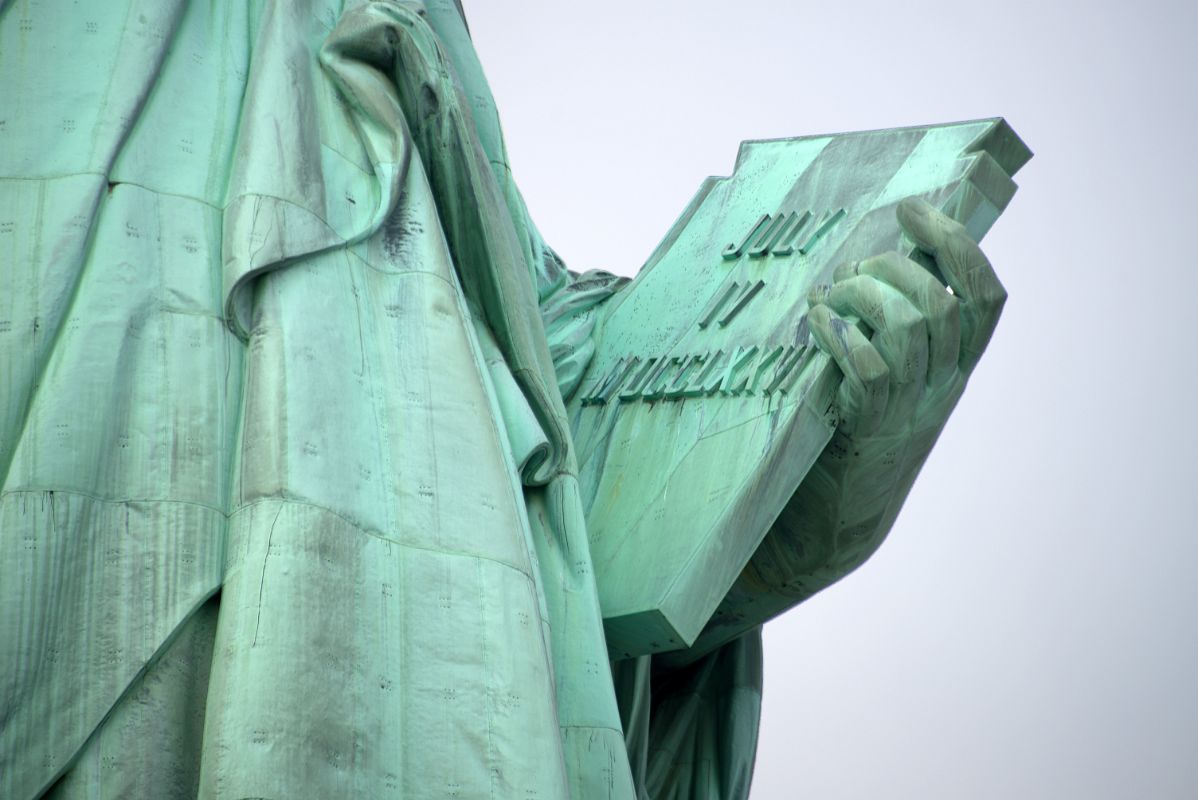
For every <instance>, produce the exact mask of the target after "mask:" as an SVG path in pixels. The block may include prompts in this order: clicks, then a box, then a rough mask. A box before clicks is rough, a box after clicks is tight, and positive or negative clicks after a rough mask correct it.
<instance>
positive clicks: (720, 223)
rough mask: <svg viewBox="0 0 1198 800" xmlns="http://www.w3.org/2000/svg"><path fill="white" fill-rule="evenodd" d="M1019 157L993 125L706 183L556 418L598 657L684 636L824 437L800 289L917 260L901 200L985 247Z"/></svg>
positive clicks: (828, 412)
mask: <svg viewBox="0 0 1198 800" xmlns="http://www.w3.org/2000/svg"><path fill="white" fill-rule="evenodd" d="M1030 155H1031V154H1030V152H1029V151H1028V149H1027V148H1026V147H1025V146H1024V144H1023V143H1022V142H1021V141H1020V140H1019V138H1018V137H1017V136H1016V135H1015V133H1014V132H1013V131H1012V130H1011V129H1010V127H1008V126H1007V124H1006V123H1005V122H1004V121H1003V120H1001V119H988V120H977V121H971V122H960V123H952V124H945V125H932V126H926V127H916V128H901V129H893V130H882V131H868V132H860V133H849V134H838V135H832V136H811V137H801V138H797V139H779V140H768V141H748V142H745V143H743V144H742V145H741V148H740V153H739V155H738V157H737V161H736V166H735V170H734V172H733V174H732V176H731V177H727V178H708V179H707V180H706V181H705V182H704V183H703V185H702V186H701V187H700V189H699V192H698V193H697V194H696V195H695V198H694V199H693V200H692V201H691V203H690V205H689V206H688V207H687V209H686V210H685V211H684V212H683V214H682V216H681V217H680V218H679V220H678V221H677V222H676V223H675V224H674V226H673V228H672V229H671V230H670V232H669V234H668V235H667V236H666V238H665V239H664V240H663V241H662V243H661V244H660V245H659V246H658V248H657V250H656V252H654V254H653V255H652V256H651V257H650V259H649V261H648V262H647V263H646V265H645V266H644V268H643V269H642V270H641V272H640V274H639V275H637V277H636V279H635V280H634V281H633V282H632V284H631V285H630V286H628V287H627V288H626V289H625V290H623V291H622V292H620V294H619V295H618V296H617V297H616V298H614V300H613V301H612V302H611V303H610V304H609V306H608V307H607V308H606V309H605V310H604V312H603V314H604V316H603V318H602V319H601V320H600V322H599V326H600V335H599V336H598V340H599V345H598V349H597V352H596V355H595V358H594V359H593V361H592V363H591V365H590V367H589V369H588V371H587V373H586V375H585V376H584V379H583V382H582V384H581V386H580V388H579V390H578V391H577V392H576V393H575V395H574V397H573V398H572V399H571V400H570V403H569V407H568V410H569V413H570V420H571V425H572V429H573V433H574V436H575V441H576V443H577V449H578V457H579V462H580V468H581V476H580V478H581V482H582V491H583V502H584V506H585V508H586V512H587V530H588V535H589V537H590V543H591V553H592V556H593V560H594V567H595V570H596V576H597V579H598V587H599V594H600V601H601V604H602V608H603V615H604V620H605V625H606V632H607V641H608V647H609V650H610V652H611V654H612V656H613V657H626V656H631V655H638V654H642V653H652V652H663V651H669V650H677V649H680V648H685V647H688V646H689V645H691V644H692V643H693V642H694V641H695V639H696V637H697V636H698V635H699V632H700V631H701V630H702V628H703V626H704V625H705V624H706V623H707V621H708V619H709V618H710V617H711V615H712V613H713V612H714V611H715V609H716V607H717V605H718V604H719V603H720V601H721V600H722V599H723V597H724V595H725V593H726V592H727V590H728V588H729V587H730V586H731V585H732V583H733V581H734V580H735V579H736V576H737V575H738V574H739V573H740V571H741V569H742V568H743V567H744V565H745V564H746V563H747V561H748V560H749V558H750V557H751V556H752V554H753V552H754V550H755V549H756V547H757V546H758V544H759V543H760V542H761V540H762V538H763V537H764V536H765V534H766V533H767V531H768V529H769V527H770V525H771V524H772V523H773V521H774V520H775V519H776V518H777V516H778V515H779V513H780V512H781V511H782V510H783V508H784V507H785V505H786V503H787V502H788V501H789V500H790V498H791V497H792V495H793V494H794V492H795V490H796V488H797V487H798V485H799V483H800V481H802V480H803V477H804V476H805V475H806V473H807V471H808V470H809V469H810V467H811V465H812V463H813V462H814V461H815V459H816V458H817V456H818V455H819V454H820V452H821V451H822V449H823V447H824V446H825V444H826V443H827V441H828V439H829V437H830V436H831V434H832V432H833V430H834V429H835V426H836V422H837V421H836V419H835V417H834V412H833V411H832V398H833V396H834V392H835V390H836V388H837V385H838V381H839V379H840V373H839V371H838V370H837V368H836V367H835V365H833V364H832V363H831V362H830V360H829V359H828V358H827V357H826V356H825V355H824V354H823V353H822V352H820V351H819V350H817V349H816V348H815V346H814V344H813V342H812V341H811V340H810V338H809V336H808V332H807V324H806V314H807V295H808V292H809V291H810V289H811V288H812V287H814V286H816V285H818V284H822V283H830V282H831V279H832V271H833V270H834V269H835V267H836V266H837V265H838V264H841V263H843V262H850V261H855V260H859V259H863V258H867V257H869V256H872V255H877V254H879V253H883V252H886V251H891V250H898V251H900V252H902V253H903V254H904V255H910V256H911V257H912V258H916V259H918V260H921V262H922V263H925V264H927V265H931V260H930V259H923V258H922V256H921V254H917V253H913V250H912V247H911V245H910V243H909V242H907V241H905V240H904V238H903V235H902V232H901V229H900V227H899V224H898V222H897V219H896V216H895V206H896V205H897V204H898V202H899V201H901V200H902V199H904V198H906V197H912V196H918V197H922V198H924V199H925V200H927V201H928V202H929V203H931V204H933V205H934V206H936V207H937V208H940V209H941V210H943V211H944V212H945V213H946V214H948V215H949V216H951V217H952V218H954V219H956V220H958V221H960V222H962V223H964V224H965V226H966V228H967V229H968V231H969V233H970V234H971V235H972V236H974V237H975V238H977V239H980V238H981V237H982V235H983V234H985V233H986V231H987V230H989V228H990V226H991V225H992V224H993V223H994V221H995V220H996V219H997V218H998V216H999V214H1000V213H1001V212H1002V211H1003V209H1004V208H1005V207H1006V205H1007V203H1008V202H1009V201H1010V199H1011V197H1012V195H1013V194H1014V192H1015V188H1016V186H1015V183H1014V182H1013V181H1012V180H1011V176H1012V175H1014V173H1015V172H1016V171H1017V170H1018V169H1019V168H1020V167H1021V166H1022V165H1023V164H1024V163H1025V162H1026V161H1027V160H1028V158H1030ZM931 268H932V269H933V271H934V267H931Z"/></svg>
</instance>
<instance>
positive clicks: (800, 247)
mask: <svg viewBox="0 0 1198 800" xmlns="http://www.w3.org/2000/svg"><path fill="white" fill-rule="evenodd" d="M846 216H848V212H847V211H846V210H845V209H843V208H840V209H836V210H835V211H832V210H829V211H825V212H824V213H823V214H821V215H820V218H819V221H818V222H816V223H814V224H812V220H813V219H814V218H815V217H814V215H813V214H812V212H810V211H803V212H801V213H800V212H798V211H779V212H778V213H777V214H763V215H762V216H761V217H760V218H759V219H758V220H757V221H756V222H754V223H753V225H752V226H751V227H750V228H749V232H748V233H747V234H746V235H745V237H744V238H743V239H741V240H740V243H739V244H737V243H732V244H729V245H728V246H727V247H725V248H724V250H723V252H721V253H720V255H721V256H723V257H724V260H725V261H736V260H737V259H739V258H740V257H741V256H743V255H745V254H748V256H749V258H765V257H766V256H789V255H793V254H794V253H795V252H796V251H797V252H798V254H799V255H801V256H805V255H807V254H809V253H810V252H811V251H812V250H814V249H815V247H816V245H817V244H819V242H820V240H822V239H824V238H825V237H826V236H827V235H828V233H829V232H830V231H831V230H832V228H834V227H835V226H836V224H837V223H838V222H840V221H841V220H842V219H844V218H845V217H846Z"/></svg>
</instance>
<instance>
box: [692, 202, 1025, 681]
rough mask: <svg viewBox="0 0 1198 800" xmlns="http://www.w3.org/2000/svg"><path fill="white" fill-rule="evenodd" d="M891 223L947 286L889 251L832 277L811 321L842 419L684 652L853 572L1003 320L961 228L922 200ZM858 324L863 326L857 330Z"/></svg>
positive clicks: (988, 275) (992, 279)
mask: <svg viewBox="0 0 1198 800" xmlns="http://www.w3.org/2000/svg"><path fill="white" fill-rule="evenodd" d="M898 216H899V222H900V223H901V224H902V226H903V228H904V230H905V231H906V232H907V234H908V235H909V236H910V237H911V238H912V240H913V241H914V242H915V243H916V245H917V246H918V247H919V248H920V250H922V251H923V252H925V253H927V254H928V255H929V256H930V257H931V259H932V260H933V261H934V264H935V268H936V269H938V270H939V272H940V273H941V275H943V277H944V280H945V281H946V282H947V284H948V287H949V288H951V290H952V291H951V293H950V292H949V291H947V290H946V289H945V287H944V285H943V284H942V283H941V282H940V281H939V280H938V279H937V278H936V277H935V276H934V275H933V274H932V272H931V271H929V269H926V268H925V267H923V266H921V265H920V264H918V263H916V262H914V261H912V260H909V259H906V258H903V257H902V256H900V255H899V254H897V253H887V254H884V255H880V256H876V257H874V258H870V259H866V260H864V261H861V262H858V263H856V264H847V265H844V266H842V267H841V268H839V269H838V270H837V271H836V274H835V277H834V283H833V285H832V286H830V287H822V288H821V289H819V290H817V291H816V292H814V293H813V297H812V298H811V301H812V302H811V309H810V312H809V317H808V322H809V325H810V328H811V331H812V335H813V337H814V339H815V341H816V343H817V344H818V346H819V347H820V348H821V349H822V350H824V351H825V352H826V353H827V354H828V355H829V356H830V357H831V358H832V359H833V360H834V361H835V362H836V364H837V365H838V366H839V368H840V370H841V372H842V373H843V374H844V379H843V381H842V383H841V386H840V389H839V392H838V397H837V411H838V414H839V417H840V423H839V425H838V427H837V430H836V432H835V434H834V436H833V439H832V441H831V443H830V444H829V445H828V447H827V449H826V450H825V451H824V452H823V454H822V455H821V456H820V457H819V459H818V460H817V461H816V463H815V465H814V466H813V467H812V469H811V471H810V472H809V473H808V475H807V477H806V478H805V479H804V481H803V483H802V484H801V485H800V486H799V489H798V491H797V493H796V494H795V495H794V498H793V499H792V500H791V501H790V503H789V504H788V505H787V507H786V509H785V510H784V511H783V513H782V514H781V515H780V516H779V518H778V520H777V521H776V522H775V523H774V525H773V527H772V528H771V529H770V531H769V533H768V534H767V536H766V538H765V540H764V541H763V542H762V544H761V545H760V546H759V548H758V550H757V552H756V553H755V554H754V556H753V558H752V560H751V561H750V562H749V564H748V565H747V566H746V567H745V569H744V571H743V572H742V573H741V575H740V577H739V578H738V579H737V581H736V583H735V584H734V586H733V587H732V589H731V590H730V591H729V593H728V595H727V597H726V599H725V600H724V602H723V604H722V605H721V606H720V609H719V610H718V611H717V612H716V614H715V616H714V617H713V618H712V620H711V622H710V623H709V624H708V626H707V628H706V629H705V630H704V632H703V634H702V635H701V636H700V639H699V641H697V642H696V643H695V647H694V648H693V649H692V651H691V652H690V654H689V655H690V656H692V657H693V656H694V655H698V654H699V653H701V652H705V651H707V650H710V649H711V648H713V647H715V646H717V645H718V644H720V643H722V642H723V641H727V640H728V639H730V638H732V637H733V636H736V635H738V634H739V633H741V632H743V631H745V630H748V629H749V628H751V627H753V626H755V625H759V624H761V623H762V622H764V621H766V620H768V619H770V618H771V617H773V616H776V615H777V614H779V613H781V612H783V611H785V610H786V609H788V608H790V607H792V606H794V605H795V604H797V603H799V602H802V601H803V600H805V599H806V598H808V597H810V596H811V595H813V594H815V593H816V592H817V591H819V590H820V589H823V588H824V587H826V586H828V585H830V584H832V583H834V582H836V581H837V580H839V579H840V578H842V577H844V576H845V575H847V574H848V573H850V572H852V571H853V570H854V569H856V568H857V567H858V566H860V565H861V564H862V563H864V562H865V560H866V559H867V558H868V557H869V556H870V555H872V554H873V552H874V550H876V549H877V548H878V546H879V545H880V544H881V542H882V540H883V539H884V538H885V537H886V534H887V532H888V531H889V530H890V526H891V525H892V524H893V522H894V519H895V517H896V516H897V514H898V511H899V508H900V506H901V505H902V503H903V500H904V499H905V498H906V496H907V493H908V492H909V491H910V489H911V486H912V484H913V483H914V481H915V478H916V476H917V474H918V473H919V470H920V467H922V466H923V463H924V461H925V460H926V459H927V456H928V453H929V452H930V450H931V448H932V445H933V444H934V443H935V441H936V438H937V437H938V436H939V434H940V431H941V430H942V429H943V427H944V424H945V422H946V421H947V419H948V415H949V414H950V413H951V411H952V409H953V407H954V406H955V405H956V403H957V400H958V399H959V398H960V396H961V393H962V391H963V390H964V388H965V384H966V382H967V381H968V379H969V375H970V373H971V372H972V371H973V369H974V367H975V365H976V364H977V362H978V359H979V358H980V357H981V354H982V352H983V351H984V350H985V348H986V344H987V343H988V342H989V340H990V336H991V334H992V333H993V331H994V327H995V325H996V323H997V322H998V318H999V315H1000V313H1001V311H1002V307H1003V304H1004V302H1005V300H1006V291H1005V290H1004V289H1003V286H1002V284H1001V283H1000V282H999V280H998V278H997V276H996V275H995V273H994V270H993V269H992V268H991V266H990V262H989V261H988V260H987V258H986V256H985V255H984V254H983V253H982V251H981V249H980V248H979V247H978V245H977V244H976V243H975V242H974V241H973V239H972V238H970V236H969V234H968V233H966V231H965V228H964V227H963V226H962V225H961V224H959V223H957V222H954V221H953V220H951V219H949V218H948V217H946V216H945V215H943V214H941V213H940V212H938V211H936V210H935V209H934V208H932V207H931V206H930V205H928V204H927V203H924V202H923V201H922V200H907V201H904V202H903V203H901V204H900V206H899V209H898ZM854 320H860V322H861V323H862V324H863V325H864V326H865V327H866V328H868V329H869V330H870V331H872V334H873V335H872V336H867V334H866V333H863V332H862V330H861V328H859V327H858V325H856V324H853V322H854Z"/></svg>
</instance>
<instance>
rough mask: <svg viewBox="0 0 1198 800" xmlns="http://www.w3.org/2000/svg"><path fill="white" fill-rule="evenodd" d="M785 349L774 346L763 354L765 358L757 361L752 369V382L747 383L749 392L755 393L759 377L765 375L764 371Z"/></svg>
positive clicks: (759, 380)
mask: <svg viewBox="0 0 1198 800" xmlns="http://www.w3.org/2000/svg"><path fill="white" fill-rule="evenodd" d="M785 349H786V348H784V347H782V346H778V347H774V348H772V349H770V350H769V351H768V352H767V353H766V354H765V358H763V359H761V361H759V362H758V363H757V368H756V369H755V370H754V371H753V382H752V383H750V384H749V394H757V390H758V387H760V386H761V379H762V377H763V376H764V375H765V371H766V370H767V369H769V367H770V365H771V364H773V363H774V362H775V361H777V360H778V357H779V356H780V355H782V352H783V350H785Z"/></svg>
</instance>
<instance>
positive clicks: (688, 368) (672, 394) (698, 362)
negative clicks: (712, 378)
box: [666, 353, 707, 400]
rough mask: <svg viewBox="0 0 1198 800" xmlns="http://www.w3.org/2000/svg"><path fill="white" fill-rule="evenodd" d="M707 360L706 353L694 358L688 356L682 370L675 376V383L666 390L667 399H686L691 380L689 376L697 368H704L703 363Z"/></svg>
mask: <svg viewBox="0 0 1198 800" xmlns="http://www.w3.org/2000/svg"><path fill="white" fill-rule="evenodd" d="M706 360H707V354H706V353H704V354H702V355H699V354H696V355H693V356H688V357H687V359H686V361H685V362H684V363H683V364H682V367H681V369H679V370H678V373H677V374H676V375H675V376H674V382H673V383H671V384H670V387H669V388H668V389H666V399H667V400H676V399H678V398H680V397H685V396H686V395H685V392H686V384H687V382H688V381H689V380H690V378H689V376H690V374H691V372H693V371H694V369H695V367H699V366H702V365H703V362H704V361H706Z"/></svg>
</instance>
